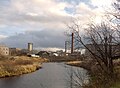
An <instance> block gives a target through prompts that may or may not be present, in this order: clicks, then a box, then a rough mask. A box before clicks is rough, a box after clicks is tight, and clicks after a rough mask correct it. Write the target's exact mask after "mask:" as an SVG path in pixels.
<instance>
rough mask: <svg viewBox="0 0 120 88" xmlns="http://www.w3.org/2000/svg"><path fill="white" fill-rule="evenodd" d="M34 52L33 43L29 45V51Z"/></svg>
mask: <svg viewBox="0 0 120 88" xmlns="http://www.w3.org/2000/svg"><path fill="white" fill-rule="evenodd" d="M32 50H33V43H28V51H32Z"/></svg>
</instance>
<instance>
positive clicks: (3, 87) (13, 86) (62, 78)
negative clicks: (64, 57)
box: [0, 63, 87, 88]
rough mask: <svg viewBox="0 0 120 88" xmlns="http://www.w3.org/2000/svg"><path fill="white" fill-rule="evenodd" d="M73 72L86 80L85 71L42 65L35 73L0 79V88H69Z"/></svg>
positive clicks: (61, 64)
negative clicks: (77, 72) (76, 72)
mask: <svg viewBox="0 0 120 88" xmlns="http://www.w3.org/2000/svg"><path fill="white" fill-rule="evenodd" d="M73 70H75V71H78V70H79V73H80V74H81V78H83V79H84V78H85V79H86V78H87V75H86V72H87V71H86V70H84V69H82V68H77V67H71V66H68V65H65V64H64V63H44V64H43V68H42V69H39V70H38V71H36V72H33V73H30V74H24V75H21V76H16V77H9V78H2V79H0V88H70V86H72V85H71V84H72V82H70V81H72V80H71V77H72V75H71V74H73ZM82 81H83V80H82ZM81 83H82V82H81ZM71 88H72V87H71Z"/></svg>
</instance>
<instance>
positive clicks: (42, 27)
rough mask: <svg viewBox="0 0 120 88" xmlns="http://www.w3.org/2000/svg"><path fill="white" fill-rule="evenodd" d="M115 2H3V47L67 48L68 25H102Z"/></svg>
mask: <svg viewBox="0 0 120 88" xmlns="http://www.w3.org/2000/svg"><path fill="white" fill-rule="evenodd" d="M112 2H113V0H0V43H2V44H5V45H7V46H9V47H18V48H26V47H27V43H28V42H33V43H34V48H43V49H53V48H54V49H56V48H64V41H65V39H66V38H65V35H64V32H65V31H66V25H65V24H66V23H69V22H70V21H71V19H73V18H78V17H79V21H80V23H81V24H85V23H87V22H89V20H91V19H92V20H94V21H95V22H98V23H99V22H100V20H101V17H102V16H103V14H104V12H105V11H106V10H107V8H110V5H111V3H112Z"/></svg>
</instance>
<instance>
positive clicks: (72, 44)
mask: <svg viewBox="0 0 120 88" xmlns="http://www.w3.org/2000/svg"><path fill="white" fill-rule="evenodd" d="M73 49H74V33H72V40H71V54H72V53H73Z"/></svg>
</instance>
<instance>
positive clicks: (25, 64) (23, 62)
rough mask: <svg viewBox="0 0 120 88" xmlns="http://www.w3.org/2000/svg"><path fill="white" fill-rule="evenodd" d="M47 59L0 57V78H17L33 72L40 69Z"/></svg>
mask: <svg viewBox="0 0 120 88" xmlns="http://www.w3.org/2000/svg"><path fill="white" fill-rule="evenodd" d="M46 61H47V59H43V58H32V57H27V56H15V57H2V59H0V78H2V77H11V76H18V75H21V74H26V73H31V72H34V71H36V70H38V69H40V68H41V67H42V65H41V64H42V63H43V62H46Z"/></svg>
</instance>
